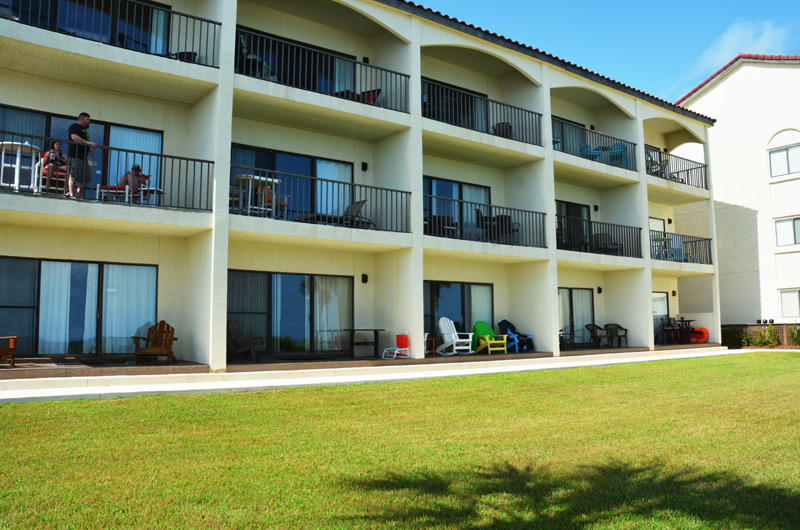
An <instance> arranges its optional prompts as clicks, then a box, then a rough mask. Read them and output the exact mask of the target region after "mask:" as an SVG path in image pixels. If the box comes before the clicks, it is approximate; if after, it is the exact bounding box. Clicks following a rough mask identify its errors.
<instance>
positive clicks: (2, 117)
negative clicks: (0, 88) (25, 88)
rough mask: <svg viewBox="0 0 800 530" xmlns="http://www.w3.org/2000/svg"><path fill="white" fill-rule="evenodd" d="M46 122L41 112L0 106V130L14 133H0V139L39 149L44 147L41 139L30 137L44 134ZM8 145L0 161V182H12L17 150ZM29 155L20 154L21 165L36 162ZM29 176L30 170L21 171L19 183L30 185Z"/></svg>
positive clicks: (24, 165) (29, 165)
mask: <svg viewBox="0 0 800 530" xmlns="http://www.w3.org/2000/svg"><path fill="white" fill-rule="evenodd" d="M46 124H47V121H46V118H45V116H44V115H43V114H40V113H36V112H28V111H24V110H17V109H10V108H7V107H0V131H8V132H9V133H14V134H2V133H0V141H2V142H17V143H22V144H24V143H28V144H31V145H35V146H36V147H38V148H39V149H46V147H45V146H44V145H43V143H42V140H40V139H39V138H33V137H32V136H44V134H45V126H46ZM8 147H9V148H8V149H7V150H6V152H5V153H6V156H5V160H2V161H0V162H3V167H1V168H0V170H1V171H2V173H1V174H0V183H2V184H13V183H14V168H15V165H16V163H17V152H16V150H15V149H13V148H11V146H8ZM31 156H32V155H31V154H23V155H22V157H21V160H20V165H21V167H31V166H33V165H35V164H36V162H37V160H33V159H32V158H31ZM30 178H31V173H30V171H21V172H20V185H21V186H30V185H31V181H30Z"/></svg>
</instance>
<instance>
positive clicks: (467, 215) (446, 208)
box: [423, 195, 547, 248]
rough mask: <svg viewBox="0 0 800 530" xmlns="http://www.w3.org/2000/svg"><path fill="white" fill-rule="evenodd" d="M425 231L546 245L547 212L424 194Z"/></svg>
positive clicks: (543, 246)
mask: <svg viewBox="0 0 800 530" xmlns="http://www.w3.org/2000/svg"><path fill="white" fill-rule="evenodd" d="M423 200H424V201H425V202H424V210H425V218H424V220H423V226H424V233H425V234H426V235H431V236H437V237H446V238H450V239H460V240H463V241H479V242H484V243H498V244H502V245H518V246H523V247H540V248H545V247H546V246H547V244H546V240H545V234H544V230H545V224H544V220H545V214H543V213H540V212H530V211H527V210H517V209H515V208H506V207H503V206H493V205H489V204H483V203H477V202H469V201H461V200H458V199H449V198H446V197H437V196H434V195H424V196H423Z"/></svg>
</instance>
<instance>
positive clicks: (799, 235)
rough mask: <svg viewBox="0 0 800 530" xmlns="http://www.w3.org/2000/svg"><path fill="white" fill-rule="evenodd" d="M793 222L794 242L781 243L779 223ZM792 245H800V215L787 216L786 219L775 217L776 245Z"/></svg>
mask: <svg viewBox="0 0 800 530" xmlns="http://www.w3.org/2000/svg"><path fill="white" fill-rule="evenodd" d="M787 222H790V223H791V228H790V229H791V233H792V242H791V243H781V239H780V231H779V230H778V224H779V223H787ZM791 245H800V217H787V218H786V219H775V246H776V247H788V246H791Z"/></svg>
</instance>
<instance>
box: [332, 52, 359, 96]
mask: <svg viewBox="0 0 800 530" xmlns="http://www.w3.org/2000/svg"><path fill="white" fill-rule="evenodd" d="M333 68H334V91H336V92H339V91H340V90H356V87H355V77H356V73H355V63H353V61H347V60H345V59H340V58H338V57H335V58H334V59H333Z"/></svg>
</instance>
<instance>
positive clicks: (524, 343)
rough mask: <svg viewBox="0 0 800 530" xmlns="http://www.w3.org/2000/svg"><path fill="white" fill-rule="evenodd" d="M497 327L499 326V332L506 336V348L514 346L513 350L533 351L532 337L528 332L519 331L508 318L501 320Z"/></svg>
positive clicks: (518, 351)
mask: <svg viewBox="0 0 800 530" xmlns="http://www.w3.org/2000/svg"><path fill="white" fill-rule="evenodd" d="M497 327H499V328H500V333H503V334H505V335H507V336H508V340H507V341H506V348H507V349H509V350H510V349H511V348H514V352H516V353H522V352H532V351H533V337H532V336H531V335H529V334H525V333H520V332H519V331H517V328H515V327H514V324H512V323H511V322H509V321H508V320H501V321H500V323H499V324H497Z"/></svg>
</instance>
